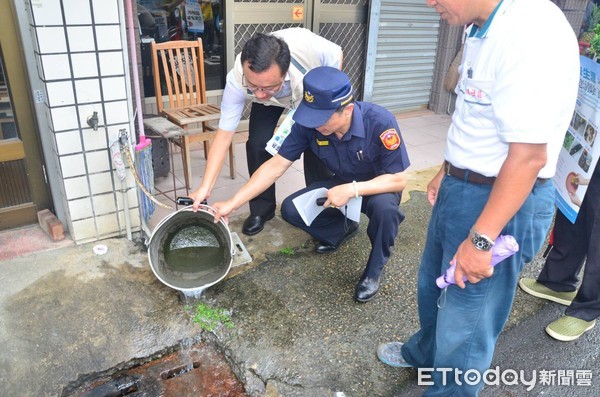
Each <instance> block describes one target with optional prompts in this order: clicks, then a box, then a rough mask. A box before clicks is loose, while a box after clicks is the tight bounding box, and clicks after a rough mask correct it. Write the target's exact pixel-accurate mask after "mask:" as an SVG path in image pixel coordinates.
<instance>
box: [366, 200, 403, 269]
mask: <svg viewBox="0 0 600 397" xmlns="http://www.w3.org/2000/svg"><path fill="white" fill-rule="evenodd" d="M401 197H402V194H401V193H382V194H376V195H373V196H364V197H363V203H362V212H363V213H365V214H366V215H367V217H368V218H369V226H367V235H368V236H369V240H370V241H371V253H370V255H369V260H368V261H367V266H366V267H365V271H364V273H363V275H362V277H371V278H374V279H377V278H379V276H380V275H381V272H382V271H383V267H384V266H385V264H386V263H387V261H388V259H389V258H390V251H391V248H392V247H393V246H394V240H395V239H396V236H397V235H398V227H399V226H400V223H401V222H402V221H403V220H404V214H403V213H402V212H401V211H400V208H399V205H400V198H401Z"/></svg>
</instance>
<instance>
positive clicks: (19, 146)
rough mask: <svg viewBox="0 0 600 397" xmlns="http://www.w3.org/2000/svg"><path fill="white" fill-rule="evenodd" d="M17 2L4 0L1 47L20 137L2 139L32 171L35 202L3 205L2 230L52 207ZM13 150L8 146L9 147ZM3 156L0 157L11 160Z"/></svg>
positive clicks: (30, 181) (1, 3)
mask: <svg viewBox="0 0 600 397" xmlns="http://www.w3.org/2000/svg"><path fill="white" fill-rule="evenodd" d="M16 20H17V16H16V12H15V9H14V8H13V2H12V1H10V0H0V50H1V51H2V54H3V61H4V73H5V74H6V78H7V81H8V82H9V84H10V87H9V89H10V95H11V104H12V106H13V113H14V118H15V121H16V124H17V126H18V130H19V134H20V139H11V140H7V141H6V142H1V141H0V150H1V151H2V152H5V153H8V152H10V153H11V159H12V160H14V159H19V158H23V160H24V162H25V166H26V169H27V175H28V178H27V179H28V184H29V187H30V192H31V202H30V203H25V204H22V205H18V206H13V207H7V208H3V209H0V230H1V229H7V228H12V227H17V226H22V225H26V224H31V223H36V222H37V212H38V211H39V210H41V209H46V208H51V205H52V199H51V196H50V192H49V188H48V183H47V181H46V177H45V169H44V161H43V156H42V152H41V147H40V141H39V133H38V128H37V123H36V113H35V111H34V107H33V100H32V96H33V95H32V91H31V89H30V85H29V81H28V75H27V70H28V68H27V66H26V62H25V59H24V55H23V54H24V48H23V46H22V45H21V37H20V32H19V27H18V26H17V24H16V23H15V21H16ZM9 148H10V150H6V149H9ZM7 160H8V158H7V159H4V158H2V159H0V161H7Z"/></svg>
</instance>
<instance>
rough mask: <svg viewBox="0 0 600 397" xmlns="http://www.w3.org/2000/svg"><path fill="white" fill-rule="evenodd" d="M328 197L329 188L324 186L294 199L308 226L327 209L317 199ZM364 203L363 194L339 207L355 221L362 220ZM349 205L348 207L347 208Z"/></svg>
mask: <svg viewBox="0 0 600 397" xmlns="http://www.w3.org/2000/svg"><path fill="white" fill-rule="evenodd" d="M322 197H323V198H327V189H326V188H324V187H322V188H319V189H314V190H311V191H308V192H306V193H304V194H302V195H300V196H298V197H296V198H295V199H293V200H292V202H293V203H294V205H295V206H296V210H298V213H299V214H300V216H301V217H302V220H304V223H306V225H307V226H310V225H311V223H312V222H313V221H314V220H315V218H316V217H317V216H318V215H319V214H320V213H321V212H322V211H323V210H324V209H325V208H324V207H323V206H322V205H317V199H319V198H322ZM361 205H362V196H359V197H358V198H352V199H350V200H349V201H348V203H346V205H345V206H343V207H341V208H338V210H339V211H341V212H342V214H344V215H346V217H347V218H348V219H350V220H352V221H354V222H360V207H361ZM346 207H347V208H346Z"/></svg>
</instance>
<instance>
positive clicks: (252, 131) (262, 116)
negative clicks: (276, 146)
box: [246, 102, 331, 216]
mask: <svg viewBox="0 0 600 397" xmlns="http://www.w3.org/2000/svg"><path fill="white" fill-rule="evenodd" d="M282 113H283V108H282V107H279V106H265V105H262V104H260V103H256V102H253V103H252V108H251V110H250V125H249V127H248V141H247V142H246V157H247V161H248V172H249V173H250V175H252V174H254V172H255V171H256V170H257V169H258V168H259V167H260V166H261V165H262V164H263V163H264V162H265V161H267V160H269V159H270V158H271V157H272V156H271V155H270V154H269V152H267V151H266V150H265V146H266V145H267V142H269V139H271V137H272V136H273V132H274V131H275V128H276V127H277V121H279V117H280V116H281V114H282ZM330 175H331V173H330V172H329V171H328V170H327V167H325V166H324V165H323V163H322V162H321V161H320V160H319V159H318V158H317V157H316V156H315V155H314V154H313V152H312V151H311V150H310V149H308V150H306V152H304V179H305V182H306V184H307V185H309V184H310V183H312V182H316V181H320V180H324V179H327V178H328V177H329V176H330ZM275 207H276V201H275V185H274V184H273V185H271V186H270V187H269V188H268V189H267V190H265V191H264V192H262V193H261V194H260V195H258V196H257V197H255V198H254V199H252V200H250V213H251V214H252V215H254V216H256V215H259V216H266V215H269V214H272V213H274V212H275Z"/></svg>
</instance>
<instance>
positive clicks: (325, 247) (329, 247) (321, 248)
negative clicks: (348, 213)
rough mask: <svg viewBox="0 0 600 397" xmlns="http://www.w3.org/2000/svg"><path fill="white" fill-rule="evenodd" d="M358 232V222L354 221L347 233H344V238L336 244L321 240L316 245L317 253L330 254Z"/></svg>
mask: <svg viewBox="0 0 600 397" xmlns="http://www.w3.org/2000/svg"><path fill="white" fill-rule="evenodd" d="M356 232H358V222H352V223H351V224H350V226H349V227H348V230H347V231H346V233H344V235H343V236H342V239H341V240H340V241H339V242H338V243H337V244H336V245H333V244H327V243H321V242H319V244H317V246H316V247H315V251H316V252H317V254H328V253H330V252H334V251H337V249H338V248H340V247H341V246H342V244H344V243H345V242H346V240H348V239H350V238H352V237H354V235H355V234H356Z"/></svg>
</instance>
